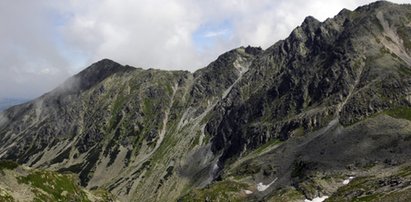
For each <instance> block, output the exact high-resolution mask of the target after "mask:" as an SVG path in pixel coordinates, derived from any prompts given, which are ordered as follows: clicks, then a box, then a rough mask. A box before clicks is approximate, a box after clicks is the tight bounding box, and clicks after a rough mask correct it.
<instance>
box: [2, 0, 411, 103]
mask: <svg viewBox="0 0 411 202" xmlns="http://www.w3.org/2000/svg"><path fill="white" fill-rule="evenodd" d="M370 2H372V1H369V0H327V1H325V0H59V1H55V0H36V1H27V0H0V44H1V46H0V71H1V74H0V98H5V97H8V98H13V97H19V98H34V97H37V96H40V95H41V94H43V93H45V92H47V91H50V90H52V89H53V88H55V87H56V86H57V85H59V84H61V83H62V82H63V81H64V80H65V79H67V78H68V77H69V76H71V75H73V74H75V73H77V72H79V71H80V70H82V69H84V68H85V67H87V66H88V65H90V64H91V63H93V62H95V61H98V60H100V59H103V58H109V59H112V60H114V61H117V62H119V63H121V64H128V65H131V66H136V67H143V68H159V69H169V70H176V69H181V70H189V71H195V70H196V69H198V68H201V67H204V66H206V65H207V64H208V63H210V62H211V61H213V60H214V59H215V58H217V56H218V55H220V54H222V53H224V52H225V51H228V50H230V49H233V48H236V47H239V46H247V45H252V46H261V47H262V48H264V49H265V48H267V47H269V46H271V45H273V44H274V43H275V42H276V41H278V40H280V39H284V38H286V37H287V36H288V35H289V33H290V32H291V31H292V29H294V28H295V27H297V26H298V25H300V24H301V22H302V21H303V20H304V18H305V17H306V16H308V15H311V16H313V17H315V18H317V19H318V20H320V21H324V20H325V19H327V18H329V17H333V16H334V15H336V14H337V13H338V12H339V11H340V10H341V9H343V8H347V9H350V10H354V9H355V8H356V7H358V6H361V5H364V4H368V3H370ZM393 2H396V3H411V0H396V1H393Z"/></svg>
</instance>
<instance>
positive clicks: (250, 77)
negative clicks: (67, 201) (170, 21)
mask: <svg viewBox="0 0 411 202" xmlns="http://www.w3.org/2000/svg"><path fill="white" fill-rule="evenodd" d="M410 24H411V6H410V5H397V4H392V3H388V2H376V3H373V4H370V5H367V6H363V7H360V8H358V9H355V10H354V11H349V10H343V11H341V12H340V13H339V14H338V15H336V16H335V17H334V18H330V19H327V20H325V21H324V22H319V21H318V20H316V19H315V18H313V17H307V18H306V19H305V20H304V22H303V23H302V24H301V25H300V26H298V27H297V28H295V29H294V30H293V31H292V33H291V34H290V36H289V37H287V38H286V39H284V40H281V41H279V42H277V43H275V44H274V45H273V46H271V47H270V48H268V49H266V50H262V49H261V48H253V47H240V48H237V49H233V50H231V51H228V52H227V53H224V54H222V55H221V56H219V57H218V58H217V59H216V60H215V61H213V62H211V63H210V64H209V65H208V66H207V67H205V68H203V69H200V70H198V71H196V72H194V73H190V72H186V71H157V70H141V69H134V68H132V67H129V66H122V65H120V64H118V63H116V62H113V61H111V60H102V61H100V62H97V63H94V64H92V65H91V66H90V67H88V68H87V69H85V70H83V71H82V72H80V73H79V74H77V75H75V76H74V77H73V78H72V80H71V81H72V82H71V83H70V82H68V83H66V84H67V85H63V86H67V87H66V88H62V89H57V90H55V91H53V92H51V93H49V94H46V95H44V96H42V97H41V98H39V99H36V100H34V101H32V102H29V103H27V104H24V105H21V106H17V107H14V108H12V109H9V110H6V111H5V112H4V113H2V114H0V142H1V143H0V158H1V159H11V160H15V161H18V162H19V163H22V164H25V165H26V166H31V167H34V168H43V169H51V170H54V171H59V172H72V173H75V174H76V175H77V176H78V177H79V179H80V183H81V185H83V186H85V187H86V188H88V189H95V188H96V187H97V188H104V189H107V190H109V191H110V192H111V193H113V194H114V195H116V196H117V197H118V198H119V199H120V200H121V201H133V200H134V201H141V200H144V201H170V200H171V201H173V200H178V199H180V200H181V201H204V200H213V201H214V200H215V201H236V200H237V201H304V200H305V199H310V200H312V199H315V198H319V197H325V196H328V197H329V200H330V201H343V200H363V199H364V200H365V199H375V200H377V201H378V200H379V201H398V200H399V201H401V200H402V199H404V200H405V201H409V200H410V198H411V196H410V195H409V189H410V184H411V174H410V173H411V172H410V168H411V162H410V159H409V157H410V156H411V147H410V144H411V143H410V140H411V138H410V134H411V118H410V114H411V90H410V89H411V60H410V58H411V57H410V55H411V45H410V44H411V42H410V38H411V26H410ZM69 81H70V80H69ZM64 89H66V90H64ZM67 89H69V90H67ZM0 171H1V168H0ZM0 173H1V172H0ZM0 185H1V182H0ZM1 191H2V189H1V186H0V192H1ZM6 192H7V190H6ZM33 194H35V193H33ZM0 200H1V197H0ZM404 200H402V201H404Z"/></svg>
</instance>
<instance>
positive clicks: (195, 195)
mask: <svg viewBox="0 0 411 202" xmlns="http://www.w3.org/2000/svg"><path fill="white" fill-rule="evenodd" d="M247 187H248V185H247V184H244V183H240V182H235V181H231V180H227V181H221V182H216V183H214V184H211V185H209V186H207V187H206V188H204V189H196V190H192V191H191V192H190V193H188V194H187V195H185V196H184V197H182V198H181V200H180V201H207V200H208V201H244V200H245V196H244V195H242V194H241V192H242V190H244V189H246V188H247Z"/></svg>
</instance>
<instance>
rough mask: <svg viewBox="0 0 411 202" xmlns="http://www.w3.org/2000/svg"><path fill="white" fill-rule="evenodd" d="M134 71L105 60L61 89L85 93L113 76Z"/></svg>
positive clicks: (93, 65) (94, 64)
mask: <svg viewBox="0 0 411 202" xmlns="http://www.w3.org/2000/svg"><path fill="white" fill-rule="evenodd" d="M134 69H135V68H133V67H130V66H122V65H121V64H119V63H117V62H114V61H112V60H110V59H103V60H100V61H98V62H96V63H93V64H92V65H90V66H89V67H87V68H86V69H84V70H83V71H81V72H79V73H78V74H76V75H74V76H73V77H72V78H70V79H68V80H67V81H66V82H65V83H64V84H63V85H62V86H61V87H60V88H63V89H66V90H69V91H79V90H80V91H84V90H87V89H89V88H90V87H92V86H94V85H96V84H97V83H99V82H101V81H103V80H104V79H106V78H107V77H109V76H111V75H113V74H116V73H118V72H126V71H132V70H134Z"/></svg>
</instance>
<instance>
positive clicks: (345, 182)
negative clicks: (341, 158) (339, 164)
mask: <svg viewBox="0 0 411 202" xmlns="http://www.w3.org/2000/svg"><path fill="white" fill-rule="evenodd" d="M352 179H354V177H352V176H351V177H349V178H348V179H346V180H344V181H343V184H348V183H350V182H351V180H352Z"/></svg>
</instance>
